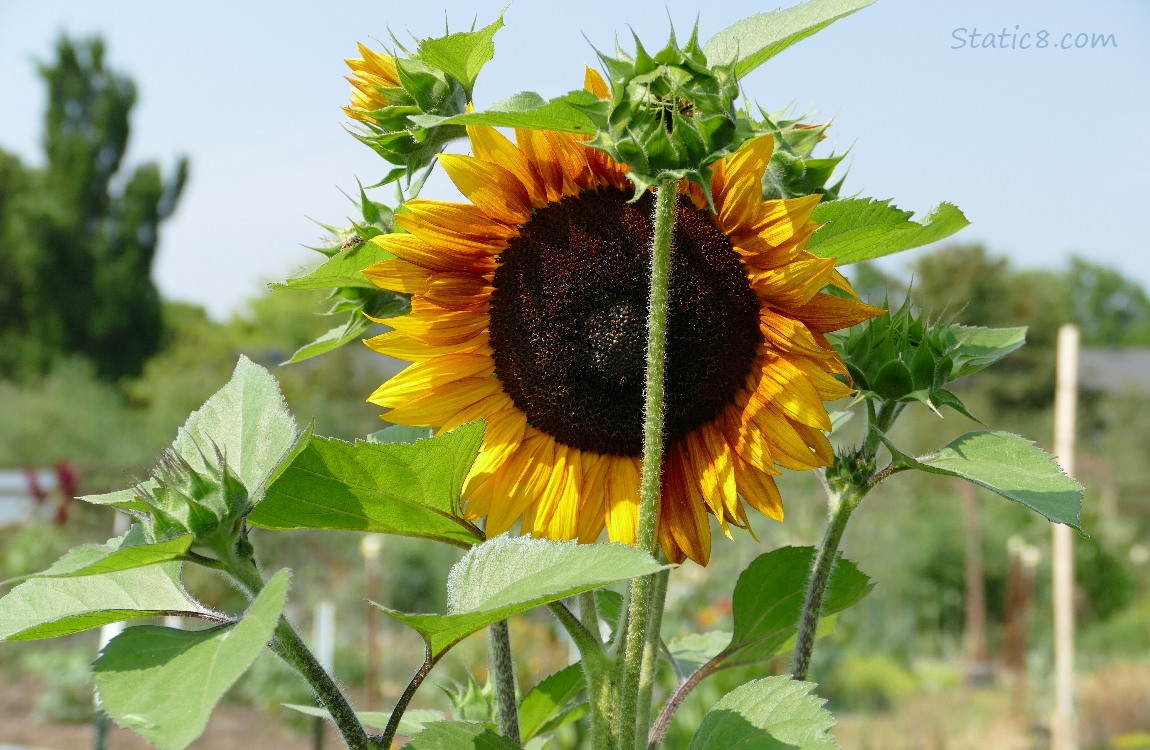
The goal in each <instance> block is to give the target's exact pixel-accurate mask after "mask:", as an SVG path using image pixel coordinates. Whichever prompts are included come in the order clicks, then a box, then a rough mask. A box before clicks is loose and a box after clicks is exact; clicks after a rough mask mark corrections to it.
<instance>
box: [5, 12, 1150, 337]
mask: <svg viewBox="0 0 1150 750" xmlns="http://www.w3.org/2000/svg"><path fill="white" fill-rule="evenodd" d="M788 4H790V3H788ZM504 5H505V0H496V1H494V2H488V1H485V0H477V1H473V2H467V3H464V2H443V1H442V0H439V1H436V0H432V2H427V1H426V0H423V1H422V2H419V3H413V4H400V3H396V2H391V1H390V0H389V1H387V2H379V1H378V0H377V1H376V2H360V3H349V2H344V1H343V0H333V1H331V2H327V3H324V4H323V7H322V9H321V7H320V5H319V4H318V3H314V2H298V1H297V2H275V3H273V2H267V1H262V0H261V1H258V2H246V3H242V4H241V3H230V2H228V3H225V2H220V1H218V0H204V1H203V2H199V3H194V4H191V3H181V4H179V5H176V4H174V3H160V2H155V0H151V1H149V2H142V1H140V0H121V1H119V2H114V3H113V2H106V1H105V2H93V1H92V0H86V1H81V0H43V1H42V2H16V1H15V0H0V101H3V102H4V114H3V116H2V117H0V147H2V148H4V149H7V150H10V151H15V152H17V153H19V154H20V155H21V156H23V157H24V158H25V159H26V160H28V161H29V162H31V163H37V162H38V161H39V159H40V156H39V145H38V141H37V139H38V137H39V132H40V118H41V116H42V113H43V109H44V92H43V86H42V84H41V83H40V81H39V80H38V78H37V76H36V74H35V67H34V63H33V60H35V59H48V58H49V57H50V55H51V50H52V43H53V41H54V39H55V38H56V37H57V35H58V34H59V33H60V32H62V31H67V32H68V33H69V34H72V35H74V36H75V35H88V34H95V33H100V34H102V35H104V37H105V38H106V40H107V43H108V57H109V61H110V63H111V65H112V66H113V67H115V68H117V69H119V70H121V71H124V72H126V73H128V74H129V75H131V76H132V78H134V79H135V81H136V83H137V85H138V88H139V92H140V96H139V104H138V105H137V108H136V111H135V115H134V119H133V123H132V124H133V137H132V144H131V150H130V152H129V155H128V161H129V162H130V163H138V162H140V161H144V160H152V159H158V160H159V161H161V162H162V163H164V164H168V165H171V164H174V162H175V159H176V158H177V155H179V154H186V155H188V156H189V157H190V158H191V162H192V179H191V182H190V184H189V186H188V189H187V192H186V194H185V197H184V200H183V202H182V204H181V206H180V208H179V210H178V212H177V214H176V216H175V217H174V218H173V219H172V220H171V221H170V222H169V223H168V224H167V225H165V229H164V232H163V235H162V239H161V248H160V255H159V257H158V259H157V262H156V267H155V273H156V279H157V282H158V283H159V285H160V288H161V291H162V292H163V293H164V294H165V295H166V296H169V297H173V298H177V299H184V300H189V301H193V302H197V303H200V304H203V305H205V306H206V307H207V308H208V309H209V310H210V311H211V312H212V314H213V315H214V316H216V317H222V316H225V315H227V313H228V312H229V311H231V310H233V309H235V308H236V306H237V305H239V304H241V303H242V301H243V300H244V299H245V298H248V297H250V296H252V295H254V294H256V293H258V292H259V290H260V285H261V284H263V283H266V282H267V281H270V280H274V279H277V278H281V277H283V276H285V275H287V274H289V273H291V272H292V271H293V270H294V269H296V268H298V267H299V266H300V265H301V264H303V263H306V262H308V260H309V257H314V254H312V253H309V252H307V251H305V250H303V249H302V248H301V245H307V244H315V242H316V241H317V240H318V239H319V237H320V235H321V234H322V231H321V230H320V229H319V228H318V227H317V226H316V225H315V224H314V223H312V221H310V220H309V218H308V217H311V218H314V219H316V220H320V221H324V222H325V223H331V224H341V223H344V219H345V217H348V216H350V215H351V213H352V209H351V207H350V205H349V204H348V202H347V200H346V199H345V198H344V197H343V195H342V194H341V192H340V191H341V189H342V190H344V191H348V192H354V191H355V189H356V178H357V177H358V178H359V179H361V180H362V181H363V182H364V183H365V184H371V183H372V182H375V181H377V180H378V179H379V177H380V176H382V174H383V173H384V172H385V169H386V165H384V164H383V162H382V161H380V160H379V159H378V158H377V157H376V156H375V155H374V154H372V153H371V152H370V151H369V150H368V149H367V148H366V147H365V146H362V145H360V144H359V143H358V142H356V141H355V140H354V139H353V138H352V137H351V136H350V135H348V134H346V133H345V132H344V130H343V128H344V125H345V123H346V119H345V117H344V116H343V114H342V112H340V109H339V107H340V106H341V105H343V104H345V103H346V100H347V98H348V90H349V87H348V84H347V83H346V82H345V81H344V80H343V78H342V76H343V75H345V73H346V69H345V66H344V64H343V61H342V58H344V57H349V56H352V55H354V54H355V43H356V41H357V40H367V41H370V40H372V39H376V40H386V39H388V29H389V28H390V29H391V30H392V31H394V32H395V33H396V35H397V36H399V37H401V38H404V36H405V35H406V34H407V32H408V31H410V32H411V33H414V34H417V35H420V36H433V35H437V34H438V33H440V32H441V30H442V29H443V25H444V18H445V13H446V18H447V19H448V20H450V22H451V24H452V28H453V29H454V30H458V29H461V28H463V27H465V26H467V25H469V24H470V22H471V19H472V18H473V17H475V18H478V20H479V22H480V23H481V24H485V23H487V22H489V21H490V20H492V19H494V17H495V16H496V15H497V14H498V13H499V11H500V10H501V9H502V8H503V7H504ZM775 7H776V3H775V2H768V3H752V2H726V3H722V4H719V3H706V4H700V3H697V2H695V3H688V2H679V1H678V0H668V2H666V3H664V2H663V1H662V0H659V1H658V2H656V1H654V0H634V1H633V2H631V3H622V2H618V1H617V0H612V1H611V2H604V1H602V0H584V2H578V3H544V2H540V1H539V0H531V1H530V2H529V1H528V0H519V1H518V2H515V3H513V4H512V5H511V6H510V7H509V9H508V10H507V13H506V16H505V20H506V23H507V26H506V28H504V29H503V30H501V31H500V32H499V34H498V35H497V36H496V39H495V44H496V57H495V59H494V60H493V61H492V62H491V63H490V64H489V65H488V67H487V69H486V70H485V71H484V73H483V75H481V76H480V79H479V84H478V86H477V90H476V99H477V103H478V104H479V105H480V106H483V105H485V104H487V103H490V102H492V101H494V100H496V99H500V98H502V97H504V96H507V95H509V94H512V93H515V92H517V91H520V90H525V89H530V90H535V91H539V92H540V93H542V94H544V95H545V96H554V95H557V94H559V93H562V92H564V91H566V90H568V89H571V88H576V87H578V86H579V85H581V82H582V70H583V66H584V65H585V64H594V62H595V59H594V55H593V52H592V49H591V46H590V45H591V44H594V45H595V46H597V47H599V48H603V49H608V50H609V49H611V48H612V46H613V44H614V36H615V33H616V32H618V33H619V34H620V35H621V37H623V38H626V37H627V35H628V34H629V31H628V29H629V28H630V29H633V30H634V31H635V32H636V33H637V34H638V35H639V37H640V38H641V39H643V40H644V41H645V43H646V44H647V45H648V46H649V47H655V46H659V45H661V44H662V43H663V41H664V40H665V39H666V36H667V29H668V17H670V19H671V20H672V21H673V22H674V24H675V26H676V27H677V28H678V29H679V30H680V31H681V32H682V33H686V31H687V30H689V28H690V26H691V25H692V24H693V23H694V21H695V18H696V16H697V17H698V19H699V27H700V32H701V35H702V37H703V38H704V39H706V38H707V37H709V36H710V35H711V34H713V33H715V32H717V31H719V30H720V29H722V28H724V27H725V26H727V25H728V24H730V23H732V22H734V21H736V20H738V19H740V18H742V17H744V16H747V15H751V14H753V13H756V12H762V11H765V10H771V9H773V8H775ZM960 29H964V30H965V31H957V30H960ZM975 30H977V31H978V33H979V35H980V36H979V37H977V40H976V44H978V45H979V46H977V47H972V46H971V42H970V36H971V34H972V33H974V32H975ZM1004 30H1005V31H1006V32H1007V35H1006V36H999V35H1000V34H1001V32H1003V31H1004ZM1040 32H1046V35H1045V38H1046V39H1047V40H1048V42H1049V46H1047V47H1045V48H1039V47H1038V46H1037V43H1038V39H1039V34H1040ZM988 33H993V34H995V35H996V38H995V42H996V48H994V49H989V48H984V47H982V46H981V45H982V44H985V43H986V35H987V34H988ZM1027 33H1029V34H1031V35H1032V36H1031V38H1030V39H1029V40H1028V39H1026V38H1025V37H1023V35H1024V34H1027ZM1067 34H1069V35H1070V36H1066V35H1067ZM1079 34H1087V35H1092V34H1094V35H1103V36H1107V35H1113V37H1112V39H1113V42H1114V44H1111V45H1109V46H1107V47H1105V48H1101V47H1095V48H1090V47H1089V46H1087V47H1086V48H1084V49H1074V48H1072V49H1061V48H1060V44H1061V40H1062V39H1064V38H1065V39H1067V40H1068V41H1069V42H1070V44H1071V45H1073V44H1074V41H1075V40H1076V39H1077V38H1078V35H1079ZM1015 35H1017V36H1015ZM960 38H961V39H965V40H966V41H965V43H964V44H963V45H962V46H961V47H960V46H959V41H958V40H959V39H960ZM1001 41H1005V42H1006V43H1007V47H1008V48H1006V49H1001V48H997V44H998V43H999V42H1001ZM1012 41H1013V42H1014V45H1015V48H1014V49H1010V48H1009V47H1010V43H1011V42H1012ZM1025 41H1031V42H1032V46H1031V47H1030V48H1029V49H1022V48H1021V45H1022V44H1023V43H1024V42H1025ZM376 46H377V47H379V46H382V45H381V44H379V43H378V42H377V43H376ZM956 47H958V48H957V49H956ZM1148 74H1150V4H1147V3H1143V2H1139V1H1138V0H1104V1H1102V2H1095V3H1091V4H1089V5H1087V4H1086V3H1065V4H1058V5H1054V4H1051V3H1044V2H1038V1H1037V0H1034V1H1028V2H1018V1H1014V2H1012V1H1011V0H1005V1H999V2H991V1H989V0H987V1H983V0H972V1H970V2H957V3H945V4H944V3H934V2H931V3H924V2H914V1H913V0H880V1H879V2H878V3H877V4H876V5H874V6H872V7H870V8H867V9H865V10H863V11H861V12H860V13H858V14H856V15H854V16H852V17H849V18H847V19H845V20H843V21H840V22H838V23H836V24H834V25H833V26H831V27H830V28H829V29H827V30H825V31H823V32H821V33H820V34H818V35H817V36H815V37H813V38H811V39H808V40H806V41H804V42H802V43H801V44H799V45H798V46H796V47H793V48H791V49H790V50H788V51H786V52H784V53H783V54H782V55H780V56H779V57H777V58H775V59H774V60H772V61H770V62H768V63H767V64H766V65H765V66H763V67H762V68H759V69H758V70H757V71H755V72H754V73H753V74H752V75H751V76H749V77H748V78H747V79H746V80H745V81H744V85H745V88H746V90H747V92H748V93H749V94H750V95H751V96H752V97H753V98H755V99H756V100H757V101H758V102H759V103H760V104H762V105H763V106H764V107H765V108H766V109H768V110H771V111H773V110H779V109H782V108H784V107H788V106H791V107H793V108H794V109H796V110H798V111H803V112H812V113H818V114H819V115H821V116H822V117H823V118H833V121H834V127H833V128H832V129H831V131H830V136H831V137H830V138H829V140H828V141H827V143H826V144H825V146H826V149H827V152H829V150H830V148H832V147H833V148H835V149H837V150H843V149H846V148H850V149H851V154H850V156H848V159H847V162H846V164H847V165H849V169H850V171H849V175H848V178H847V192H848V193H849V192H858V193H861V194H863V195H868V196H873V197H878V198H894V199H895V202H896V203H897V204H898V205H899V206H901V207H903V208H906V209H911V210H914V211H916V212H918V213H922V212H925V211H927V210H928V209H929V208H931V207H932V206H934V205H935V204H937V203H938V202H939V201H944V200H946V201H951V202H953V203H956V204H957V205H958V206H959V207H961V208H962V209H963V210H964V211H965V212H966V214H967V216H968V217H969V218H970V219H971V220H972V221H973V222H974V224H973V226H971V227H970V228H968V229H966V230H964V231H963V232H962V233H961V234H960V235H958V238H959V239H961V240H964V241H970V242H975V241H978V242H983V243H985V244H986V245H987V246H988V247H989V248H990V249H991V250H992V251H993V252H995V253H1000V254H1005V255H1007V256H1009V257H1010V258H1011V259H1012V260H1013V261H1014V262H1015V263H1016V264H1017V265H1019V266H1058V265H1061V264H1062V263H1064V262H1065V260H1066V258H1067V257H1069V255H1070V254H1072V253H1076V254H1079V255H1082V256H1085V257H1087V258H1090V259H1092V260H1095V261H1097V262H1101V263H1105V264H1107V265H1112V266H1114V267H1117V268H1119V269H1120V270H1122V271H1123V272H1125V273H1127V274H1128V275H1130V276H1131V277H1133V278H1135V279H1136V280H1138V281H1139V282H1141V283H1142V284H1143V285H1144V286H1147V287H1150V247H1148V244H1147V241H1146V239H1145V234H1144V231H1143V230H1142V229H1141V220H1140V219H1139V218H1138V217H1140V216H1144V213H1143V212H1145V211H1147V210H1148V207H1150V180H1148V178H1147V167H1148V166H1150V100H1148V98H1147V97H1146V95H1145V90H1146V80H1147V76H1148ZM1139 91H1142V92H1143V93H1141V94H1139V93H1138V92H1139ZM425 195H426V196H428V197H441V198H447V199H450V198H451V197H452V191H451V188H450V185H449V184H448V183H447V182H446V181H445V180H436V181H434V182H433V183H431V185H430V186H429V189H428V190H427V191H425ZM375 197H376V198H377V200H389V199H390V197H391V193H390V191H377V195H376V196H375ZM904 257H909V256H904ZM905 263H906V260H904V259H902V258H900V259H897V260H895V261H893V262H892V263H891V265H892V266H893V267H901V266H904V265H905ZM848 273H849V270H848Z"/></svg>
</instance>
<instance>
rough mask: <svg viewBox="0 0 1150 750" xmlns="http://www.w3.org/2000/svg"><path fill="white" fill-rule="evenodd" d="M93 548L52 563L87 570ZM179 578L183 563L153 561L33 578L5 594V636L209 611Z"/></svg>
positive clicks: (0, 637)
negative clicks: (127, 567) (100, 570)
mask: <svg viewBox="0 0 1150 750" xmlns="http://www.w3.org/2000/svg"><path fill="white" fill-rule="evenodd" d="M93 562H94V560H93V558H92V556H91V551H90V550H85V549H80V550H79V551H76V550H73V551H71V552H68V553H66V554H65V555H64V556H63V557H61V558H60V559H59V560H58V561H57V562H56V564H55V565H54V566H53V567H56V566H59V568H58V569H59V570H69V569H72V568H75V569H77V570H79V569H82V568H83V567H84V566H86V565H90V564H92V563H93ZM204 611H205V610H204V608H203V606H202V605H200V603H199V602H197V601H195V600H194V599H192V598H191V597H190V596H188V594H187V592H185V591H184V587H183V585H182V584H181V583H180V563H175V562H170V563H160V564H158V565H157V564H150V565H148V566H147V567H134V568H130V569H126V570H116V571H114V572H109V573H96V574H91V575H83V576H75V577H65V578H32V579H31V580H29V581H25V582H24V583H22V584H20V585H19V586H17V587H16V588H14V589H12V590H11V591H9V592H8V593H7V594H6V595H5V596H4V597H3V598H0V641H5V640H8V641H32V640H37V639H40V638H55V637H57V636H61V635H71V634H72V633H79V632H81V631H84V630H90V629H91V628H98V627H100V626H101V625H107V624H108V623H110V622H120V621H121V620H130V619H132V618H135V617H155V616H162V615H165V614H167V613H169V612H204Z"/></svg>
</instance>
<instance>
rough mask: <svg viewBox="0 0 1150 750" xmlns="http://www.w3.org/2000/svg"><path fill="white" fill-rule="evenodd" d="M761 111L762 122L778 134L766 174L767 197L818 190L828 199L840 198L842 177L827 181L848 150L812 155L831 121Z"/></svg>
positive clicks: (809, 192)
mask: <svg viewBox="0 0 1150 750" xmlns="http://www.w3.org/2000/svg"><path fill="white" fill-rule="evenodd" d="M761 115H762V118H763V119H762V125H763V126H764V127H766V128H767V129H768V130H769V131H770V132H771V134H772V135H773V136H774V138H775V150H774V152H773V153H772V154H771V161H770V164H768V165H767V172H766V174H764V175H763V198H764V200H777V199H781V198H797V197H800V196H804V195H813V194H815V193H819V194H821V195H824V196H826V198H825V199H826V200H835V199H836V198H838V197H839V191H840V190H841V189H842V185H843V179H842V178H840V179H839V181H838V182H836V183H834V184H833V185H829V184H827V183H829V182H830V179H831V176H832V175H833V173H834V171H835V169H837V168H838V165H839V163H840V162H841V161H842V160H843V158H844V157H845V156H846V154H845V153H843V154H831V155H830V156H828V157H825V158H819V159H816V158H812V157H811V153H812V152H813V151H814V149H815V146H817V145H818V144H819V142H821V141H822V140H823V139H824V138H826V130H827V128H828V127H830V124H829V123H827V124H822V125H810V124H807V123H806V122H804V121H803V120H784V119H781V118H779V117H778V116H775V117H771V116H768V115H767V114H766V113H765V112H762V113H761Z"/></svg>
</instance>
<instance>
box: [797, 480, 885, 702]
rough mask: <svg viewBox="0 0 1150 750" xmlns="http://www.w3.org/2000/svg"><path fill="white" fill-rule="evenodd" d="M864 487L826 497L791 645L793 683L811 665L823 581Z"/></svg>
mask: <svg viewBox="0 0 1150 750" xmlns="http://www.w3.org/2000/svg"><path fill="white" fill-rule="evenodd" d="M866 491H867V488H866V487H862V488H860V487H853V486H851V487H846V488H842V489H839V490H834V491H832V493H831V496H830V506H831V507H830V517H829V519H828V520H827V528H826V531H825V532H824V533H823V541H822V544H820V545H819V549H818V552H817V554H816V555H815V564H814V568H813V569H812V570H811V577H810V580H808V581H807V596H806V600H805V601H804V602H803V615H802V618H801V619H800V620H799V634H798V641H797V642H796V643H795V651H794V656H793V657H792V659H791V675H792V676H793V677H794V678H795V679H796V680H805V679H806V678H807V670H808V669H809V668H810V666H811V652H812V651H813V650H814V647H815V635H816V634H817V631H818V627H819V616H820V615H821V614H822V611H823V598H824V597H825V596H826V593H827V582H828V581H830V578H831V573H832V572H833V571H834V567H835V562H836V557H837V555H838V551H839V543H840V542H841V541H842V538H843V532H844V531H846V528H847V522H848V521H850V517H851V513H853V512H854V510H855V508H857V507H858V504H859V501H861V500H862V498H863V495H864V494H866Z"/></svg>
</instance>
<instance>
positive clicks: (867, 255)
mask: <svg viewBox="0 0 1150 750" xmlns="http://www.w3.org/2000/svg"><path fill="white" fill-rule="evenodd" d="M912 216H913V214H912V213H911V212H910V211H902V210H900V209H899V208H897V207H896V206H892V205H891V203H890V201H889V200H882V201H880V200H875V199H873V198H848V199H843V200H836V201H830V202H828V203H823V204H820V205H819V206H818V207H817V208H815V211H814V213H813V214H812V215H811V219H813V220H814V221H817V222H818V223H819V224H821V225H822V226H820V227H819V229H818V231H816V232H815V233H814V235H813V236H812V237H811V239H810V241H809V242H808V243H807V250H809V251H811V252H812V253H814V254H815V255H817V256H819V257H821V258H836V259H837V261H838V264H839V265H846V264H848V263H858V262H859V261H862V260H871V259H873V258H881V257H882V256H884V255H890V254H892V253H901V252H902V251H903V250H910V249H911V248H915V247H921V246H922V245H928V244H930V243H932V242H937V241H938V240H941V239H945V238H947V237H949V236H950V235H952V234H954V233H955V232H957V231H958V230H960V229H962V228H963V227H965V226H967V225H968V224H970V222H969V221H968V220H967V218H966V217H965V216H964V215H963V213H962V211H960V210H958V208H956V207H955V206H953V205H951V204H949V203H940V204H939V205H938V207H937V208H935V209H934V210H933V211H931V212H930V214H928V215H927V217H926V219H924V220H923V221H922V222H921V223H919V222H917V221H914V220H912V218H911V217H912Z"/></svg>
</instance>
